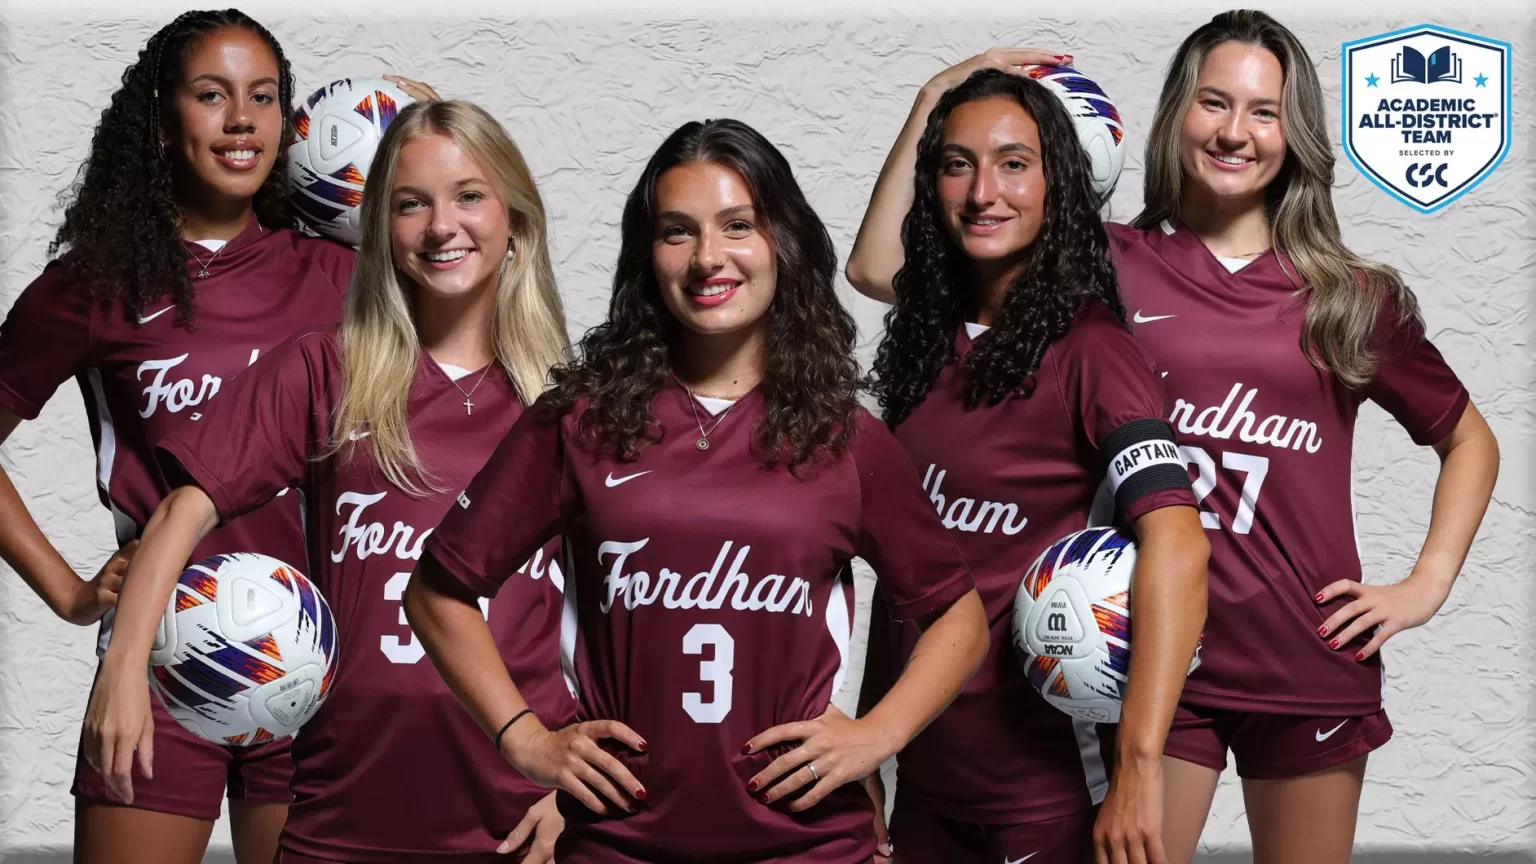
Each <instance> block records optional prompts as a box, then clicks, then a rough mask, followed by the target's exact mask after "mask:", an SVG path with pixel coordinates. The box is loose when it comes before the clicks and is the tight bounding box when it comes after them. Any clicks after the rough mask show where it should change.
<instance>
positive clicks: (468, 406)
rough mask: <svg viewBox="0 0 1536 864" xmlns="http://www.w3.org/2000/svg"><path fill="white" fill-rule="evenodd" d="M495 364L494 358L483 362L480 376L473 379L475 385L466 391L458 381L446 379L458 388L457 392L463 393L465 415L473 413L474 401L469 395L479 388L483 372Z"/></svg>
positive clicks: (483, 375)
mask: <svg viewBox="0 0 1536 864" xmlns="http://www.w3.org/2000/svg"><path fill="white" fill-rule="evenodd" d="M495 365H496V361H495V360H492V361H491V362H489V363H487V364H485V368H484V369H483V370H481V372H480V377H479V378H477V379H476V380H475V386H473V387H471V388H469V391H468V392H465V390H464V388H463V387H459V382H458V381H455V380H454V379H453V378H451V377H450V378H449V379H448V380H449V381H451V382H453V386H455V387H458V388H459V392H460V393H463V394H464V403H463V404H464V413H465V414H466V415H469V414H473V413H475V403H474V400H472V399H470V398H469V397H471V396H473V395H475V391H476V390H479V389H480V382H481V381H484V380H485V373H487V372H489V371H491V367H492V366H495ZM445 374H446V373H445Z"/></svg>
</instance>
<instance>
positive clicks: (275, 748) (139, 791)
mask: <svg viewBox="0 0 1536 864" xmlns="http://www.w3.org/2000/svg"><path fill="white" fill-rule="evenodd" d="M149 706H150V710H151V711H152V712H153V713H154V718H155V762H154V767H155V778H154V779H153V780H150V779H147V778H145V777H144V775H143V774H140V773H139V768H138V762H137V761H135V762H134V768H133V806H134V807H135V808H137V809H140V810H154V811H156V812H159V813H171V814H174V815H177V816H189V817H191V818H193V819H207V820H209V821H212V820H215V819H218V818H219V811H220V809H222V805H223V802H224V793H225V790H226V789H227V790H228V792H229V800H231V801H247V802H250V803H252V804H291V803H293V793H291V792H289V791H288V781H289V780H290V779H292V777H293V757H292V756H291V755H290V754H289V752H288V747H289V744H290V743H291V739H288V738H283V739H281V740H278V741H273V742H271V743H270V744H262V745H259V746H256V747H231V746H228V745H223V744H214V743H213V742H211V741H204V740H203V739H202V738H199V737H197V736H196V735H193V734H192V733H191V732H188V731H187V730H185V729H183V728H182V727H181V724H180V723H177V722H176V719H175V718H174V717H172V716H171V715H170V712H168V711H166V710H165V706H163V705H161V704H160V699H159V697H157V696H155V695H154V694H153V693H151V694H150V696H149ZM80 744H81V746H80V748H79V749H78V750H76V753H75V782H74V785H72V786H71V787H70V789H69V791H70V793H71V794H73V795H74V796H75V797H77V798H80V799H81V800H84V801H94V802H101V803H106V804H118V805H121V804H122V803H123V801H122V799H121V798H118V797H117V796H116V795H114V794H113V793H112V791H111V790H109V789H108V788H107V781H106V780H105V779H103V778H102V776H101V774H99V773H97V771H96V769H95V768H92V767H91V766H90V763H88V762H86V761H85V749H84V745H85V736H84V735H83V734H82V735H81V738H80Z"/></svg>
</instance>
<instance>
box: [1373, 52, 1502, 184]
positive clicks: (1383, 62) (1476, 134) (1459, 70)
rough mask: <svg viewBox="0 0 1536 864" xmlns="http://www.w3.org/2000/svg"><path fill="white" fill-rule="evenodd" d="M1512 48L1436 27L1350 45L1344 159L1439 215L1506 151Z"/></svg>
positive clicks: (1489, 169) (1489, 172)
mask: <svg viewBox="0 0 1536 864" xmlns="http://www.w3.org/2000/svg"><path fill="white" fill-rule="evenodd" d="M1511 68H1512V67H1511V62H1510V49H1509V43H1508V42H1500V41H1499V40H1497V39H1488V38H1485V37H1482V36H1476V35H1473V34H1471V33H1462V32H1460V31H1458V30H1449V29H1447V28H1445V27H1436V26H1435V25H1433V24H1423V25H1420V26H1418V27H1409V28H1407V29H1404V30H1396V31H1393V32H1391V33H1383V34H1380V35H1378V36H1371V37H1369V38H1366V39H1356V40H1355V41H1353V42H1345V43H1344V111H1343V116H1344V151H1345V152H1346V153H1348V154H1349V160H1350V161H1351V162H1353V163H1355V167H1356V168H1358V169H1360V173H1362V174H1364V175H1365V176H1367V177H1369V178H1371V181H1372V182H1374V183H1375V184H1376V185H1377V186H1380V187H1381V188H1382V189H1384V190H1386V191H1387V192H1388V193H1389V194H1391V195H1392V196H1393V197H1395V198H1397V199H1398V200H1399V201H1402V202H1403V203H1404V204H1407V205H1408V206H1410V207H1412V208H1414V209H1416V210H1419V211H1420V212H1423V213H1433V212H1434V211H1436V210H1439V209H1440V208H1441V207H1444V206H1445V205H1447V204H1449V203H1451V202H1452V201H1455V200H1456V199H1457V198H1460V197H1461V196H1462V195H1464V194H1466V192H1467V191H1468V190H1470V189H1471V188H1472V187H1474V186H1476V185H1477V184H1478V183H1480V182H1482V180H1483V178H1485V177H1487V176H1488V175H1489V174H1492V173H1493V171H1494V169H1495V168H1497V167H1499V163H1500V162H1503V161H1504V154H1506V153H1508V152H1509V138H1510V130H1511V129H1512V128H1513V127H1512V124H1511V122H1510V116H1509V114H1510V102H1511V100H1510V87H1509V77H1510V69H1511Z"/></svg>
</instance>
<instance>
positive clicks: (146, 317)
mask: <svg viewBox="0 0 1536 864" xmlns="http://www.w3.org/2000/svg"><path fill="white" fill-rule="evenodd" d="M175 308H176V304H174V303H172V304H171V305H169V306H167V307H165V308H164V309H161V310H160V311H159V312H152V313H150V314H148V315H140V316H139V323H140V324H148V323H149V322H151V321H153V320H155V319H156V318H159V317H160V316H161V315H164V314H165V313H167V312H169V311H171V310H172V309H175Z"/></svg>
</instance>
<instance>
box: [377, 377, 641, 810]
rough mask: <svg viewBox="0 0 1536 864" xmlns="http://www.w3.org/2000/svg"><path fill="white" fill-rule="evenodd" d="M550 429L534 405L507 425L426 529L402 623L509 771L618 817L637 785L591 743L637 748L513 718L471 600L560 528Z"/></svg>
mask: <svg viewBox="0 0 1536 864" xmlns="http://www.w3.org/2000/svg"><path fill="white" fill-rule="evenodd" d="M560 427H561V415H560V413H559V412H558V411H556V410H554V409H553V408H551V407H550V405H549V403H546V402H543V401H541V402H538V403H535V404H534V405H533V407H531V408H529V409H528V410H526V411H524V412H523V416H522V417H520V418H518V420H517V422H516V423H514V424H513V426H512V429H511V431H509V432H508V433H507V435H506V437H505V438H503V439H501V443H500V444H499V445H497V447H496V452H495V453H492V454H491V458H490V459H488V460H486V463H485V465H484V466H483V467H482V468H481V469H480V473H478V474H476V475H475V479H474V480H473V481H472V482H471V483H470V484H469V488H468V489H465V490H464V493H463V494H462V495H461V496H459V499H458V504H457V505H456V506H451V507H449V508H448V515H447V516H445V517H444V518H443V521H442V522H441V523H440V524H439V525H438V526H437V527H436V528H434V529H433V530H432V535H431V537H429V538H428V540H427V544H426V548H425V549H424V550H423V553H422V556H421V560H420V561H418V562H417V564H416V571H415V572H414V573H412V574H411V580H410V582H409V583H407V584H406V588H405V598H404V600H405V617H406V620H407V621H409V622H410V625H411V632H413V633H415V634H416V638H417V639H418V640H419V641H420V642H421V644H422V647H423V648H425V649H426V651H427V656H428V657H430V658H432V663H433V665H435V666H436V667H437V671H438V673H439V674H441V675H442V676H443V680H444V681H446V682H447V683H448V687H449V689H451V690H452V691H453V693H454V695H455V696H457V697H458V698H459V701H460V702H461V703H463V705H464V708H465V709H466V710H468V711H469V713H470V716H472V717H474V719H475V722H476V723H478V724H480V728H481V729H484V730H485V734H486V735H488V736H490V737H491V738H492V739H494V740H495V741H496V746H497V747H498V748H499V749H500V751H501V754H502V756H503V758H505V759H506V760H507V761H508V762H510V763H511V764H512V767H514V768H516V769H517V771H518V773H520V774H522V775H523V776H524V777H526V778H528V779H529V780H531V781H533V782H534V783H537V784H539V785H540V786H544V787H545V788H555V789H562V790H564V791H566V792H569V793H570V794H571V795H574V796H575V797H576V798H577V799H578V800H580V801H581V803H583V804H585V805H586V806H587V807H588V808H590V809H591V810H592V811H594V812H596V813H607V812H608V807H609V806H616V807H619V808H620V809H622V810H624V811H626V812H628V811H630V810H631V807H630V803H629V801H630V799H631V798H644V797H645V794H646V793H645V789H644V788H643V787H642V786H641V785H640V782H639V781H638V780H636V779H635V777H634V775H633V774H631V773H630V772H629V771H628V770H627V769H626V768H625V767H624V766H623V765H622V764H621V763H620V762H619V761H618V760H617V759H615V758H614V757H613V756H612V755H610V754H609V753H607V752H604V751H603V749H602V748H601V747H600V746H598V743H597V742H598V739H601V738H613V739H616V740H618V741H622V742H623V743H624V744H626V745H628V746H629V747H630V748H631V749H633V750H636V751H638V752H642V753H643V752H645V749H646V745H645V741H643V740H642V739H641V738H640V736H639V735H637V734H636V733H635V731H634V730H633V729H630V728H629V727H628V726H625V725H624V724H622V723H618V722H615V721H611V720H598V721H593V722H589V723H574V724H571V725H569V726H566V727H565V728H563V729H559V730H556V731H550V730H548V729H546V728H545V727H544V723H543V720H544V719H545V718H541V717H539V716H538V715H537V714H533V713H531V712H530V713H527V714H524V712H525V711H528V709H529V705H528V701H527V700H526V699H525V698H523V694H522V693H521V692H520V691H519V690H518V686H517V684H516V683H514V682H513V681H512V676H511V675H510V674H508V672H507V664H506V663H505V662H504V661H503V660H502V658H501V653H500V651H498V650H497V648H496V642H495V640H494V639H493V638H492V636H491V630H490V626H489V625H487V624H486V622H485V617H484V616H483V615H482V614H481V612H480V606H479V603H478V602H477V600H478V598H480V597H490V596H494V595H495V594H496V593H497V592H498V591H500V590H501V586H502V583H503V582H504V581H506V579H507V578H508V577H509V576H511V575H512V573H513V572H514V571H515V570H516V569H517V568H518V565H519V564H522V563H523V562H525V561H527V560H528V558H529V556H531V555H532V554H533V553H534V551H535V550H537V549H539V548H540V547H541V546H543V545H544V543H546V542H547V541H548V540H549V539H550V538H551V537H554V536H556V535H559V534H561V533H563V528H564V520H565V512H566V510H567V509H568V508H569V507H571V506H574V505H573V504H572V503H571V501H570V499H569V495H568V491H567V488H566V485H565V482H564V479H565V475H564V467H563V466H564V464H565V459H564V449H563V446H562V433H561V428H560ZM575 578H576V574H574V573H571V574H567V576H566V579H568V580H574V579H575ZM551 638H553V637H551ZM524 683H528V682H524ZM514 719H515V720H516V722H513V723H511V725H510V726H508V725H507V724H508V722H509V721H512V720H514ZM589 787H590V788H589ZM593 789H596V790H597V793H598V794H593V791H592V790H593ZM599 796H601V797H599ZM603 798H606V799H607V800H608V801H609V802H611V804H607V805H605V804H604V802H603V800H602V799H603Z"/></svg>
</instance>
